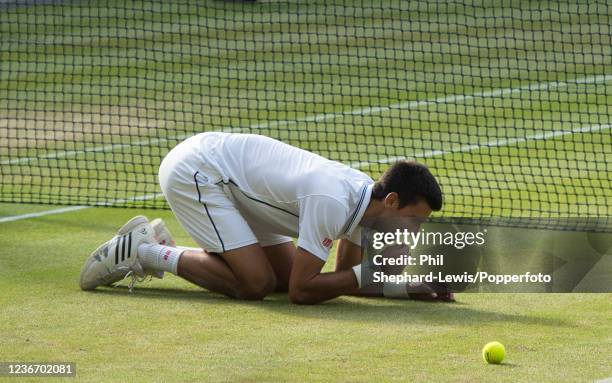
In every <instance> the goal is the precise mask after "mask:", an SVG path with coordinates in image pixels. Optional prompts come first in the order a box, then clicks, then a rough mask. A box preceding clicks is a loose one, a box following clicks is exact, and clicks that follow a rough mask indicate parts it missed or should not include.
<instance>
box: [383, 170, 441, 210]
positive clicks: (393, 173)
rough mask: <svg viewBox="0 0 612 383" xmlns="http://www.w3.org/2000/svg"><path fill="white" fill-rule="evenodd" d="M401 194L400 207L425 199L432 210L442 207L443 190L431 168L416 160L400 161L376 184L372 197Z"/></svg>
mask: <svg viewBox="0 0 612 383" xmlns="http://www.w3.org/2000/svg"><path fill="white" fill-rule="evenodd" d="M392 192H395V193H397V195H398V196H399V205H400V208H402V207H404V206H406V205H413V204H415V203H417V202H419V200H421V199H424V200H425V201H426V202H427V204H428V205H429V207H430V208H431V209H432V210H435V211H438V210H440V209H441V208H442V190H440V185H438V181H436V178H435V177H434V176H433V174H431V172H430V171H429V169H427V167H426V166H425V165H423V164H419V163H418V162H416V161H399V162H396V163H394V164H393V165H391V167H389V169H387V171H386V172H385V173H384V174H383V175H382V177H380V179H379V180H378V181H376V183H375V184H374V188H373V189H372V198H374V199H377V200H383V199H384V198H385V197H386V196H387V194H389V193H392Z"/></svg>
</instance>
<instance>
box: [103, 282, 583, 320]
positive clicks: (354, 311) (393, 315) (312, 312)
mask: <svg viewBox="0 0 612 383" xmlns="http://www.w3.org/2000/svg"><path fill="white" fill-rule="evenodd" d="M91 294H103V295H115V296H130V297H131V298H132V299H167V300H182V301H191V302H194V303H199V304H202V305H205V304H206V302H214V303H215V305H217V306H219V305H227V306H228V307H230V306H231V307H237V306H240V307H253V308H257V309H259V310H261V309H263V310H270V311H274V312H277V313H282V314H284V315H294V316H300V317H305V318H313V319H323V318H328V319H333V320H340V321H361V322H364V321H371V322H377V323H389V324H392V323H397V324H400V323H407V322H415V321H418V322H431V323H435V324H440V325H443V324H449V325H452V324H467V325H473V324H475V323H487V322H513V323H521V324H527V325H538V326H556V327H573V326H574V324H573V323H571V322H568V321H564V320H562V319H554V318H545V317H539V316H533V315H518V314H511V313H500V312H493V311H486V310H482V309H479V308H477V307H474V306H470V305H469V304H466V303H462V302H460V301H459V302H455V303H440V302H419V301H410V300H392V299H382V298H353V297H348V298H337V299H334V300H331V301H329V302H326V303H324V304H319V305H313V306H300V305H295V304H292V303H291V302H290V301H289V298H288V297H287V294H282V293H277V294H272V295H270V296H269V297H267V298H266V299H264V300H263V301H240V300H235V299H231V298H227V297H225V296H223V295H220V294H216V293H212V292H209V291H206V290H190V289H176V288H154V287H146V288H139V289H136V290H134V292H133V293H130V292H129V290H128V289H127V288H126V287H125V286H118V287H113V288H104V289H97V290H94V291H93V292H91ZM459 299H461V298H459ZM500 299H503V298H502V297H500Z"/></svg>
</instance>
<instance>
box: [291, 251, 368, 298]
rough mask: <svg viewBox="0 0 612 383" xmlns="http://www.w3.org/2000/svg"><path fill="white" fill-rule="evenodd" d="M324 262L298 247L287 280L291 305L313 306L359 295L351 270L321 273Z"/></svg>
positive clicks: (355, 279)
mask: <svg viewBox="0 0 612 383" xmlns="http://www.w3.org/2000/svg"><path fill="white" fill-rule="evenodd" d="M323 265H325V262H324V261H323V260H321V259H319V258H317V257H316V256H314V255H313V254H311V253H310V252H308V251H306V250H304V249H302V248H301V247H298V248H297V249H296V252H295V258H294V259H293V268H292V269H291V277H290V279H289V298H290V299H291V301H292V302H293V303H298V304H315V303H320V302H323V301H326V300H329V299H332V298H336V297H339V296H340V295H355V294H357V293H359V287H358V286H357V278H356V277H355V273H354V272H353V270H352V269H350V268H349V269H348V270H342V271H334V272H331V273H321V270H322V269H323Z"/></svg>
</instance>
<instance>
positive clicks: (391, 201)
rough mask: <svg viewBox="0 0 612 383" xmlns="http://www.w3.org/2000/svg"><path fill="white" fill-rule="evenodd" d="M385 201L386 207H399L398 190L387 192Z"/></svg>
mask: <svg viewBox="0 0 612 383" xmlns="http://www.w3.org/2000/svg"><path fill="white" fill-rule="evenodd" d="M383 202H384V204H385V207H393V208H398V207H399V196H398V195H397V193H396V192H391V193H389V194H387V196H386V197H385V200H384V201H383Z"/></svg>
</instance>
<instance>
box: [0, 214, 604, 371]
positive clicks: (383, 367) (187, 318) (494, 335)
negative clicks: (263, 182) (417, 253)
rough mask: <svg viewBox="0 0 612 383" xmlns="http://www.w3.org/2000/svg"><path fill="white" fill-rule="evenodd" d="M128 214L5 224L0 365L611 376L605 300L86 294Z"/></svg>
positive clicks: (167, 285)
mask: <svg viewBox="0 0 612 383" xmlns="http://www.w3.org/2000/svg"><path fill="white" fill-rule="evenodd" d="M0 207H1V208H2V209H1V211H2V212H3V214H7V213H9V212H11V211H13V209H14V208H15V206H12V205H6V204H3V205H0ZM32 209H34V210H36V207H35V206H34V207H32ZM136 213H141V212H140V211H136V210H123V209H109V208H95V209H88V210H83V211H79V212H71V213H65V214H61V215H54V216H46V217H40V218H36V219H29V220H22V221H17V222H12V223H0V247H1V248H2V249H3V250H2V253H3V256H1V257H0V290H1V291H2V292H3V293H2V294H0V313H2V314H1V316H2V321H0V334H1V339H2V347H0V360H4V361H26V360H30V361H73V362H76V363H77V376H78V379H77V380H78V381H84V382H100V381H155V382H167V381H249V382H251V381H252V382H254V381H270V382H279V381H287V382H295V381H326V382H328V381H350V382H371V381H411V382H432V381H444V382H447V381H449V382H480V381H482V382H485V381H487V382H490V381H495V382H534V381H537V382H559V381H563V382H590V381H593V380H596V379H603V378H606V377H610V376H612V370H611V369H610V365H609V363H607V362H606V361H607V360H608V359H609V355H610V354H611V353H612V336H611V335H610V334H612V322H611V321H610V317H611V315H612V306H610V298H611V295H610V294H460V295H459V296H458V302H457V303H456V304H431V303H421V302H414V301H396V300H384V299H366V298H339V299H335V300H333V301H330V302H328V303H325V304H323V305H318V306H312V307H309V306H306V307H305V306H296V305H292V304H290V303H289V300H288V298H287V296H286V295H283V294H276V295H273V296H271V297H269V298H267V299H266V300H264V301H263V302H239V301H234V300H231V299H228V298H225V297H223V296H220V295H217V294H214V293H210V292H207V291H205V290H202V289H200V288H197V287H195V286H193V285H190V284H188V283H186V282H184V281H182V280H180V279H179V278H177V277H174V276H166V278H164V279H163V280H155V281H152V282H147V283H144V284H142V285H139V286H138V287H137V288H136V290H135V291H134V292H133V293H132V294H130V293H129V292H128V291H127V289H126V288H124V287H117V288H102V289H98V290H97V291H94V292H82V291H80V290H79V288H78V275H79V271H80V267H81V265H82V263H83V261H84V259H85V258H86V256H87V255H88V254H89V252H90V251H91V250H92V249H93V248H95V247H96V246H97V245H98V244H99V243H101V242H102V241H105V240H107V239H108V238H109V237H110V236H111V235H112V233H113V232H114V231H115V230H116V229H117V227H119V226H120V225H121V224H122V223H123V222H124V221H125V220H127V219H128V218H130V217H131V216H132V215H134V214H136ZM144 213H145V214H148V215H149V216H150V217H151V218H152V217H155V216H161V217H163V218H164V219H165V220H166V221H167V223H168V225H169V227H170V229H171V231H172V232H173V233H174V234H175V236H176V237H177V239H178V241H179V242H180V243H183V244H190V243H191V244H192V241H191V240H190V239H189V238H188V237H187V236H186V234H185V233H184V232H183V231H182V230H181V229H180V227H179V226H178V223H177V222H176V221H175V220H174V218H173V217H172V215H171V213H170V212H168V211H144ZM330 263H333V261H332V262H330ZM330 266H331V265H328V267H330ZM491 340H498V341H500V342H502V343H504V344H505V346H506V349H507V360H506V363H504V364H503V365H500V366H491V365H486V364H485V363H484V362H483V361H482V358H481V355H480V349H481V348H482V346H483V345H484V344H485V343H486V342H488V341H491ZM8 381H13V380H10V379H9V380H7V382H8ZM32 381H38V380H35V379H32Z"/></svg>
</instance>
